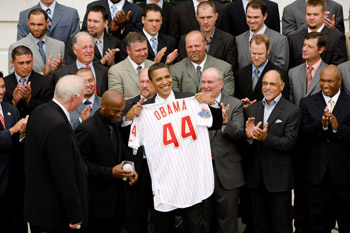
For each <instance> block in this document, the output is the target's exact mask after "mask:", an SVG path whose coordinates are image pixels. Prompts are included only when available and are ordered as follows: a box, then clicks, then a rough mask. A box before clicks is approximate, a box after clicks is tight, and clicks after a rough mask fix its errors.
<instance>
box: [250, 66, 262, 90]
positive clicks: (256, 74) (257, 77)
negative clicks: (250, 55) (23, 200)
mask: <svg viewBox="0 0 350 233" xmlns="http://www.w3.org/2000/svg"><path fill="white" fill-rule="evenodd" d="M259 73H260V71H259V69H257V68H256V69H255V70H254V75H253V80H252V89H253V90H254V89H255V87H256V84H257V83H258V81H259Z"/></svg>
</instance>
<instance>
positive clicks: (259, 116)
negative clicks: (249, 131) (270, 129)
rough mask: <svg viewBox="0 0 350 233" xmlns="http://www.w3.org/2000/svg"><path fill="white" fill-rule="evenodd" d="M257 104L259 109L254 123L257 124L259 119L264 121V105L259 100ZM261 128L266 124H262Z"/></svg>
mask: <svg viewBox="0 0 350 233" xmlns="http://www.w3.org/2000/svg"><path fill="white" fill-rule="evenodd" d="M255 104H258V106H257V111H256V118H255V122H254V124H255V125H256V124H257V123H258V122H259V121H261V122H264V105H263V103H262V101H259V102H258V103H255ZM260 128H264V125H263V124H261V126H260Z"/></svg>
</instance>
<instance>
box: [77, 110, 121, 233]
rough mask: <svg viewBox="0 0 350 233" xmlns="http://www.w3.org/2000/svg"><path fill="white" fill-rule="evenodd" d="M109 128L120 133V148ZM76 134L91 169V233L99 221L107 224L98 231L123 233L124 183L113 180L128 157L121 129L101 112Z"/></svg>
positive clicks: (89, 171) (88, 120) (89, 173)
mask: <svg viewBox="0 0 350 233" xmlns="http://www.w3.org/2000/svg"><path fill="white" fill-rule="evenodd" d="M109 126H112V127H113V129H114V132H116V135H114V137H116V138H117V143H116V144H117V145H113V142H112V140H111V133H110V129H109ZM75 134H76V136H77V138H78V141H79V143H80V146H81V153H82V156H83V159H84V161H85V164H86V166H87V168H88V184H89V217H90V225H91V224H92V226H88V228H89V230H88V232H94V231H96V226H95V224H96V222H95V221H96V219H104V220H105V221H104V222H103V224H102V225H100V226H99V228H98V226H97V229H100V230H101V231H103V232H113V230H114V232H119V231H120V227H121V218H122V217H121V214H122V210H121V203H122V202H121V199H122V190H121V185H122V183H121V180H119V179H114V178H113V177H112V169H113V167H114V166H115V165H117V164H119V163H121V161H122V157H123V155H124V154H125V146H124V145H123V141H122V135H121V132H120V128H119V127H118V126H117V124H112V123H109V122H108V121H107V120H106V119H105V118H104V117H103V116H102V115H101V113H100V111H99V110H98V111H97V112H96V113H95V114H94V115H93V116H92V117H90V118H89V119H87V120H86V121H84V122H83V123H82V124H80V125H79V126H78V127H77V128H76V130H75ZM115 146H116V148H115ZM114 217H116V218H115V219H114ZM113 225H114V229H113ZM107 226H109V227H107Z"/></svg>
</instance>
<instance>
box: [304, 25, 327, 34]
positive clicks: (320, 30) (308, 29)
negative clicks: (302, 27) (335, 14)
mask: <svg viewBox="0 0 350 233" xmlns="http://www.w3.org/2000/svg"><path fill="white" fill-rule="evenodd" d="M324 26H325V25H324V24H322V26H321V27H320V28H319V29H317V30H316V32H322V29H323V28H324ZM307 32H308V33H310V32H312V31H311V29H310V28H309V27H307Z"/></svg>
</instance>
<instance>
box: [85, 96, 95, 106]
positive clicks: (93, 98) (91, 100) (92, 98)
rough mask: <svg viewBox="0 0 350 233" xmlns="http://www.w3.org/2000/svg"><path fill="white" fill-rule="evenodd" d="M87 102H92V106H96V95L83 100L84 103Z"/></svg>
mask: <svg viewBox="0 0 350 233" xmlns="http://www.w3.org/2000/svg"><path fill="white" fill-rule="evenodd" d="M86 100H89V101H90V102H91V104H94V101H95V94H93V95H92V96H91V97H90V98H89V99H85V98H84V99H83V103H84V102H85V101H86Z"/></svg>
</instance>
